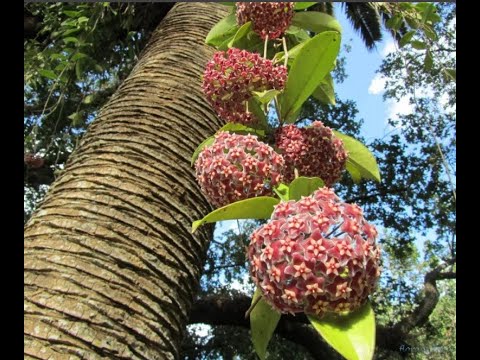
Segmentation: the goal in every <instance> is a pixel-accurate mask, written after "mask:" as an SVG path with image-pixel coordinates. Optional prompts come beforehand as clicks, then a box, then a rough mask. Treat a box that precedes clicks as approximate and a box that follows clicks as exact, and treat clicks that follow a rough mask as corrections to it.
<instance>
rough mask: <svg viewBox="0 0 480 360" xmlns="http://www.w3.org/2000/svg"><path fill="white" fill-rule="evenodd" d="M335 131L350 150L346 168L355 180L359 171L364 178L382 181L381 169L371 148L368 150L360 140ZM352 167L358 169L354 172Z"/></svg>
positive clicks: (348, 150)
mask: <svg viewBox="0 0 480 360" xmlns="http://www.w3.org/2000/svg"><path fill="white" fill-rule="evenodd" d="M333 133H334V134H335V136H336V137H338V138H339V139H340V140H342V141H343V145H344V146H345V149H346V150H347V152H348V159H347V165H346V168H347V171H348V172H349V173H350V175H351V176H352V178H353V179H354V180H355V179H358V173H360V175H361V176H362V177H363V178H366V179H372V180H376V181H378V182H380V181H381V179H380V170H379V168H378V164H377V161H376V160H375V157H374V156H373V154H372V153H371V152H370V150H368V149H367V147H366V146H365V145H363V144H362V143H361V142H360V141H358V140H356V139H354V138H352V137H350V136H348V135H345V134H342V133H340V132H338V131H335V130H333ZM352 168H355V169H356V170H354V172H353V173H352V171H351V169H352ZM349 169H350V170H349Z"/></svg>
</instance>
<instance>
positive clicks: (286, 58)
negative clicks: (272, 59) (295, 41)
mask: <svg viewBox="0 0 480 360" xmlns="http://www.w3.org/2000/svg"><path fill="white" fill-rule="evenodd" d="M282 44H283V52H284V53H285V60H284V63H283V65H284V66H285V67H287V63H288V49H287V40H286V39H285V36H284V37H283V38H282Z"/></svg>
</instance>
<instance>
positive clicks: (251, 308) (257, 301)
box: [245, 295, 262, 319]
mask: <svg viewBox="0 0 480 360" xmlns="http://www.w3.org/2000/svg"><path fill="white" fill-rule="evenodd" d="M261 299H262V296H261V295H260V296H259V297H257V298H256V299H255V301H254V302H253V303H252V305H250V307H249V308H248V310H247V311H246V312H245V319H248V317H249V316H250V314H251V313H252V311H253V309H255V306H257V304H258V303H259V302H260V300H261Z"/></svg>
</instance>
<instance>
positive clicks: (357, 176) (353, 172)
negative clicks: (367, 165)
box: [345, 161, 362, 184]
mask: <svg viewBox="0 0 480 360" xmlns="http://www.w3.org/2000/svg"><path fill="white" fill-rule="evenodd" d="M345 168H346V170H347V171H348V173H349V174H350V176H351V177H352V180H353V182H354V183H355V184H358V183H359V182H360V181H361V180H362V174H361V173H360V170H358V168H357V167H356V166H354V165H352V163H350V162H348V161H347V164H346V165H345Z"/></svg>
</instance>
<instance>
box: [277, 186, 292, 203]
mask: <svg viewBox="0 0 480 360" xmlns="http://www.w3.org/2000/svg"><path fill="white" fill-rule="evenodd" d="M289 189H290V188H289V187H288V186H287V185H285V184H283V183H281V184H279V185H278V186H277V187H275V188H273V191H274V192H275V194H277V195H278V197H279V198H280V200H282V201H288V200H289V199H290V197H289V194H288V193H289Z"/></svg>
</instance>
